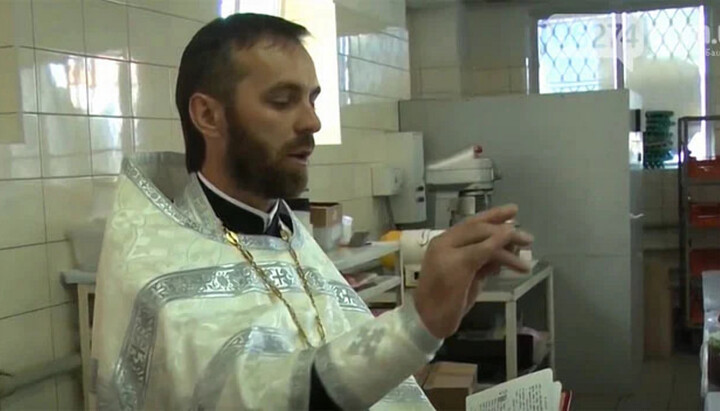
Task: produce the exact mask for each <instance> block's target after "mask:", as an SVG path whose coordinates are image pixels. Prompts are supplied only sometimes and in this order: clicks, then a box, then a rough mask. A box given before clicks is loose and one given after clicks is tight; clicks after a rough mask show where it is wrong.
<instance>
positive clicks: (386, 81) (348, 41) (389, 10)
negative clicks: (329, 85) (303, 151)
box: [310, 0, 410, 236]
mask: <svg viewBox="0 0 720 411" xmlns="http://www.w3.org/2000/svg"><path fill="white" fill-rule="evenodd" d="M335 6H336V15H337V31H338V71H339V72H338V76H339V83H340V119H341V125H342V145H340V146H318V147H317V148H316V150H315V153H314V154H313V157H312V159H311V163H312V165H311V168H310V199H311V200H312V201H339V202H340V203H341V204H342V205H343V211H344V213H345V214H348V215H351V216H352V217H353V219H354V220H353V225H354V229H356V230H367V231H370V232H371V234H372V235H374V236H378V235H379V234H381V233H382V231H383V230H384V229H386V228H387V223H388V221H387V217H386V215H385V213H384V210H385V206H384V204H383V200H380V199H377V198H373V197H372V194H371V187H370V185H369V181H370V179H369V177H370V168H371V164H372V163H378V162H383V161H384V160H385V141H386V139H387V138H392V137H393V132H397V131H398V129H399V128H398V112H397V102H398V100H403V99H408V98H410V61H409V43H408V33H407V28H406V22H405V1H404V0H387V1H359V0H337V1H336V2H335Z"/></svg>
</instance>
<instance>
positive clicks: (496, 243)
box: [459, 225, 533, 271]
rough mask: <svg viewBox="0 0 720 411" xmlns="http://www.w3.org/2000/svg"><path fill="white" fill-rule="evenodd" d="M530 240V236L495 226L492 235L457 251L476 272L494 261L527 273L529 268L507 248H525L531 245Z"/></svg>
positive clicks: (505, 227)
mask: <svg viewBox="0 0 720 411" xmlns="http://www.w3.org/2000/svg"><path fill="white" fill-rule="evenodd" d="M532 240H533V238H532V236H531V235H530V234H528V233H525V232H523V231H519V230H515V229H513V228H512V227H510V226H507V225H502V226H495V228H494V233H493V234H492V235H491V236H490V237H488V238H487V239H485V240H484V241H481V242H478V243H475V244H470V245H467V246H465V247H462V248H460V250H459V251H460V252H461V256H462V258H463V259H464V260H465V261H467V262H468V264H470V265H472V266H473V268H476V270H479V269H481V268H482V267H483V266H485V265H486V264H487V263H488V262H490V261H496V262H498V263H499V264H501V265H507V266H509V267H511V268H513V269H518V270H519V271H527V270H528V269H529V267H526V265H527V264H523V261H524V260H521V259H520V258H519V257H518V256H516V255H515V254H514V253H512V252H510V251H508V250H507V248H508V247H509V246H511V245H516V244H517V245H522V246H526V245H529V244H531V243H532ZM511 257H512V258H511Z"/></svg>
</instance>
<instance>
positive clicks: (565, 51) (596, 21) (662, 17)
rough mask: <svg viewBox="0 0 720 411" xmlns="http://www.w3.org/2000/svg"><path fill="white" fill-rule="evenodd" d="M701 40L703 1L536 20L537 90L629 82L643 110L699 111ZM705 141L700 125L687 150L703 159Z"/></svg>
mask: <svg viewBox="0 0 720 411" xmlns="http://www.w3.org/2000/svg"><path fill="white" fill-rule="evenodd" d="M704 40H705V15H704V9H703V7H685V8H673V9H662V10H651V11H642V12H633V13H606V14H595V15H555V16H552V17H550V18H548V19H545V20H540V21H539V22H538V58H539V79H538V80H539V81H538V84H539V89H540V90H539V91H540V93H567V92H579V91H592V90H603V89H617V88H629V89H631V90H634V91H636V92H638V93H639V94H640V95H641V96H642V98H643V108H644V109H645V110H671V111H673V112H674V113H675V117H676V118H677V117H681V116H686V115H693V116H698V115H704V114H705V101H706V96H705V79H706V66H705V41H704ZM711 140H712V137H711V136H710V135H708V133H706V130H705V128H704V127H702V128H701V129H700V130H698V132H697V133H695V134H694V136H693V138H692V139H691V141H690V149H691V150H692V152H693V154H694V155H696V156H697V157H698V158H706V157H707V154H708V153H709V152H711V151H710V150H709V149H710V147H711ZM673 162H674V163H677V156H676V157H675V159H674V160H671V161H670V163H673Z"/></svg>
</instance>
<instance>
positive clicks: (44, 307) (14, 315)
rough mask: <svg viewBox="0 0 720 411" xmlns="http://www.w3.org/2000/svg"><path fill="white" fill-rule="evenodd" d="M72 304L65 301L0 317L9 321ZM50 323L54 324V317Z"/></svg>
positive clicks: (1, 319) (0, 319)
mask: <svg viewBox="0 0 720 411" xmlns="http://www.w3.org/2000/svg"><path fill="white" fill-rule="evenodd" d="M72 303H73V302H72V301H65V302H62V303H55V304H50V305H46V306H43V307H40V308H35V309H33V310H29V311H23V312H21V313H17V314H13V315H8V316H5V317H0V321H5V320H9V319H11V318H15V317H20V316H23V315H26V314H32V313H36V312H39V311H43V310H51V309H53V308H57V307H60V306H63V305H67V304H72ZM50 322H51V323H52V315H51V316H50ZM51 334H52V332H51ZM54 356H55V349H54V347H53V357H54Z"/></svg>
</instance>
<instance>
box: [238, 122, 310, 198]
mask: <svg viewBox="0 0 720 411" xmlns="http://www.w3.org/2000/svg"><path fill="white" fill-rule="evenodd" d="M227 114H228V117H227V119H228V150H227V152H226V159H225V160H226V161H225V164H226V166H227V167H228V171H229V173H230V175H231V176H232V178H233V181H234V182H235V184H237V187H238V188H240V189H242V190H245V191H250V192H251V193H254V194H256V195H260V196H262V197H264V198H268V199H275V198H279V199H284V198H294V197H297V196H298V195H300V194H301V193H302V192H303V190H304V189H305V187H306V186H307V182H308V173H307V168H306V167H289V166H288V165H287V164H286V163H287V156H288V154H290V153H293V152H295V151H297V150H299V149H306V148H309V149H312V148H314V147H315V139H314V137H313V135H312V134H306V135H302V136H300V137H297V138H295V139H294V140H292V141H290V142H289V143H286V144H285V145H284V146H283V147H281V149H280V150H279V151H278V152H277V155H273V153H272V151H271V149H270V147H269V146H268V145H267V144H266V143H264V142H263V141H262V139H261V138H259V137H257V136H254V135H252V134H251V133H250V132H248V131H247V130H246V129H245V128H244V127H243V126H242V125H241V124H240V123H239V121H238V120H237V117H236V116H235V115H234V114H233V113H227Z"/></svg>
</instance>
